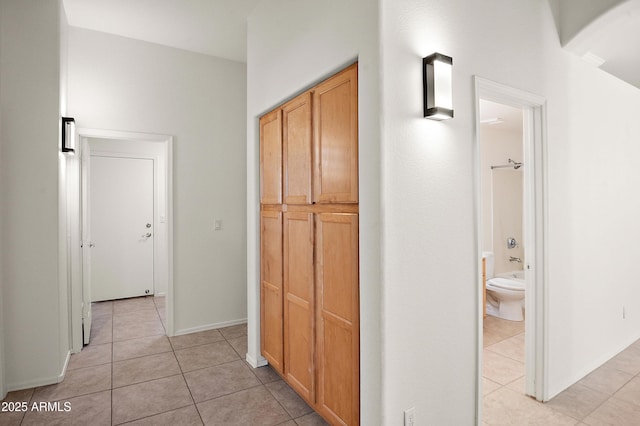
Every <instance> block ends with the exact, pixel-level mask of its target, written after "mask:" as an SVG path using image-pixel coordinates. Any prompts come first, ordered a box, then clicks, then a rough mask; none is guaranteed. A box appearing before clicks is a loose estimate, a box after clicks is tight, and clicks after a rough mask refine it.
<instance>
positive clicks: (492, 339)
mask: <svg viewBox="0 0 640 426" xmlns="http://www.w3.org/2000/svg"><path fill="white" fill-rule="evenodd" d="M509 337H510V336H508V335H505V334H502V333H499V332H497V331H495V330H485V331H484V332H483V333H482V346H483V347H485V348H486V347H487V346H491V345H494V344H496V343H499V342H502V341H503V340H506V339H508V338H509Z"/></svg>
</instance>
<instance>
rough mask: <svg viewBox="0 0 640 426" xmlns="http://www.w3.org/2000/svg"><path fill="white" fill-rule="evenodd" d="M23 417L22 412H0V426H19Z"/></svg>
mask: <svg viewBox="0 0 640 426" xmlns="http://www.w3.org/2000/svg"><path fill="white" fill-rule="evenodd" d="M24 415H25V413H24V412H22V411H11V412H4V413H2V412H0V426H20V423H22V419H23V418H24Z"/></svg>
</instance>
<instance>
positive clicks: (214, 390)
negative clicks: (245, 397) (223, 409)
mask: <svg viewBox="0 0 640 426" xmlns="http://www.w3.org/2000/svg"><path fill="white" fill-rule="evenodd" d="M184 378H185V380H186V381H187V386H189V390H190V391H191V395H193V399H194V400H195V401H196V402H202V401H206V400H208V399H213V398H218V397H220V396H223V395H228V394H231V393H234V392H238V391H241V390H245V389H248V388H251V387H255V386H260V385H261V383H260V381H259V380H258V379H257V378H256V376H255V375H254V374H252V373H251V370H249V368H248V367H247V366H246V365H245V364H244V362H243V361H240V360H238V361H234V362H229V363H226V364H221V365H216V366H213V367H208V368H204V369H200V370H195V371H192V372H189V373H185V375H184Z"/></svg>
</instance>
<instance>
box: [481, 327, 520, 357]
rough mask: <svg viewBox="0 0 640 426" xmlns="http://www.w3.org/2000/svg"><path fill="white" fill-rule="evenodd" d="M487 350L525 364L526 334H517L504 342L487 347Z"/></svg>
mask: <svg viewBox="0 0 640 426" xmlns="http://www.w3.org/2000/svg"><path fill="white" fill-rule="evenodd" d="M486 349H488V350H490V351H491V352H495V353H497V354H500V355H504V356H506V357H508V358H511V359H513V360H515V361H519V362H522V363H524V333H520V334H516V335H515V336H513V337H509V338H508V339H506V340H503V341H502V342H499V343H495V344H493V345H490V346H487V347H486Z"/></svg>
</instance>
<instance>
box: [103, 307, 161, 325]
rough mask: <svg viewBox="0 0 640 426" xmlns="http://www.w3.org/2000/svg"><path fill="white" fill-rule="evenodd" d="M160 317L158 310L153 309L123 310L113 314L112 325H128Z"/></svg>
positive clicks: (155, 319)
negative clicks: (120, 312)
mask: <svg viewBox="0 0 640 426" xmlns="http://www.w3.org/2000/svg"><path fill="white" fill-rule="evenodd" d="M159 319H160V316H159V315H158V311H157V310H156V309H155V308H154V309H142V310H139V311H131V312H124V313H122V314H118V315H114V316H113V327H114V328H116V327H119V326H122V325H125V326H128V325H130V324H135V323H138V322H149V321H157V320H159Z"/></svg>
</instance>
